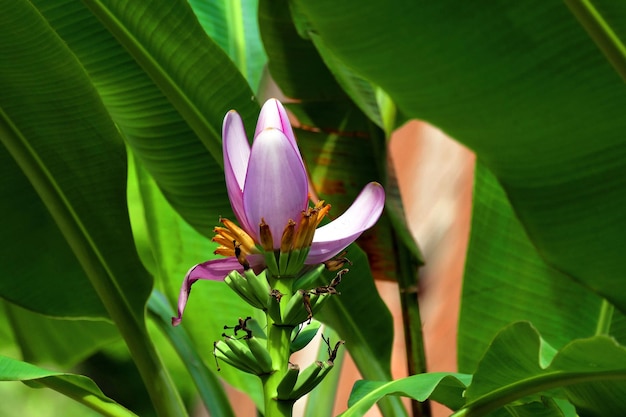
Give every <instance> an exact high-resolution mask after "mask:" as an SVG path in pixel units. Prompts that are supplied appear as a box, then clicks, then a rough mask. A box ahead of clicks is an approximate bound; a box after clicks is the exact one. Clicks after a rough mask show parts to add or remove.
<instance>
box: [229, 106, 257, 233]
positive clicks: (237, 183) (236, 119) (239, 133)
mask: <svg viewBox="0 0 626 417" xmlns="http://www.w3.org/2000/svg"><path fill="white" fill-rule="evenodd" d="M222 137H223V139H222V149H223V151H224V175H225V177H226V189H227V190H228V199H229V200H230V205H231V207H232V208H233V212H234V213H235V216H236V217H237V220H239V224H240V225H241V227H242V228H243V229H244V230H246V231H249V230H250V225H249V223H248V220H247V219H246V216H245V212H244V210H243V185H244V183H245V180H246V171H247V170H248V161H249V160H250V144H249V143H248V138H247V137H246V131H245V129H244V127H243V122H242V120H241V117H240V116H239V114H238V113H237V112H235V111H234V110H231V111H229V112H228V113H227V114H226V117H224V124H223V127H222Z"/></svg>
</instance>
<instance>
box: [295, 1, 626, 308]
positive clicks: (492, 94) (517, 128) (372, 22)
mask: <svg viewBox="0 0 626 417" xmlns="http://www.w3.org/2000/svg"><path fill="white" fill-rule="evenodd" d="M294 3H295V4H297V6H298V8H299V10H300V11H301V12H302V13H303V14H305V16H306V18H307V19H308V23H309V27H310V30H311V31H314V32H315V33H316V34H317V35H318V36H319V39H320V42H323V43H324V46H325V47H326V48H328V50H330V51H331V52H332V53H333V54H334V56H335V57H336V58H337V59H339V60H341V61H342V62H343V63H344V64H345V65H347V66H349V67H350V68H352V69H353V70H355V71H356V72H357V73H359V74H360V75H361V76H363V77H364V78H366V79H368V80H370V81H372V82H374V83H376V84H377V85H379V86H381V87H382V88H383V89H384V90H385V91H386V92H387V93H388V94H389V95H390V97H391V98H392V99H393V100H394V101H395V102H396V104H397V105H398V107H399V108H400V110H401V111H402V112H403V113H405V114H406V115H408V116H409V117H417V118H422V119H426V120H428V121H430V122H432V123H434V124H435V125H437V126H439V127H441V128H442V129H444V130H445V131H447V132H448V133H449V134H451V135H452V136H453V137H455V138H456V139H458V140H460V141H461V142H463V143H464V144H466V145H468V146H469V147H471V148H472V149H474V150H475V151H476V153H477V155H478V158H479V159H480V160H481V161H482V162H483V163H485V164H486V165H487V166H488V167H489V168H490V169H491V170H492V172H493V173H494V174H495V175H496V177H497V178H498V180H499V181H500V183H501V184H502V185H503V187H504V190H505V192H506V193H507V195H508V197H509V198H510V200H511V202H512V206H513V207H514V210H515V212H516V213H517V215H518V217H519V219H520V220H521V223H522V225H523V226H524V228H525V230H526V231H527V233H528V236H529V237H530V239H531V241H532V242H533V244H534V246H536V247H537V249H538V251H539V253H540V255H541V257H542V258H544V259H545V260H546V261H547V263H548V264H550V265H552V266H553V267H555V268H556V269H558V270H561V271H563V272H565V273H567V274H569V275H570V276H572V277H574V278H575V279H577V280H580V281H581V282H583V283H584V284H585V285H587V286H588V287H590V288H592V289H594V290H595V291H597V292H598V293H600V294H602V295H603V296H605V297H607V298H609V299H610V300H612V301H613V302H614V303H615V304H616V306H618V307H619V308H620V309H622V310H623V311H626V292H624V291H623V279H622V277H623V275H624V272H625V270H626V268H625V266H624V263H623V261H622V259H621V258H622V255H621V252H622V251H621V248H623V247H624V245H625V244H626V236H625V235H624V233H622V230H623V229H624V227H625V226H626V217H624V216H623V205H624V200H625V198H626V197H625V195H626V194H625V193H624V188H625V185H626V184H625V183H624V181H625V178H626V175H624V174H625V173H626V158H624V154H625V153H626V143H625V141H624V136H623V132H624V130H625V128H626V122H625V121H624V118H623V117H621V110H622V109H623V108H624V107H625V105H626V94H625V93H626V87H625V86H624V85H623V83H622V81H621V80H620V78H619V77H618V76H617V74H616V73H615V72H614V70H613V68H612V67H611V66H610V64H609V63H608V62H607V61H606V60H605V59H604V57H603V55H602V54H601V53H600V52H599V50H598V49H597V47H596V46H595V45H594V43H593V42H592V41H591V40H590V38H589V37H588V36H587V34H586V33H585V32H584V31H583V30H582V29H581V27H580V26H579V24H578V22H577V21H576V20H575V19H574V17H573V16H572V15H571V13H570V12H569V10H568V9H567V8H566V7H565V5H564V4H563V3H561V2H557V1H545V2H534V3H532V4H531V3H529V2H506V1H498V2H495V3H494V2H491V3H490V4H489V6H488V7H479V5H477V4H475V3H459V2H452V1H445V2H437V3H428V4H422V3H419V4H418V3H415V4H410V5H409V4H406V3H404V2H400V1H397V2H391V3H385V4H382V3H375V2H367V3H363V2H359V1H356V0H355V1H346V2H341V3H340V4H337V3H335V2H330V1H316V2H303V1H295V2H294ZM603 4H604V2H603ZM611 12H612V17H613V19H614V21H615V22H623V21H624V16H626V7H624V3H621V2H619V3H616V2H613V3H612V7H611ZM372 16H376V18H375V19H372ZM381 63H384V65H381Z"/></svg>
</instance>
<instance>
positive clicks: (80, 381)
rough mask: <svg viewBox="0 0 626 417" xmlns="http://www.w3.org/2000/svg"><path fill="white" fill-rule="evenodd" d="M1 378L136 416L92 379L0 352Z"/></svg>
mask: <svg viewBox="0 0 626 417" xmlns="http://www.w3.org/2000/svg"><path fill="white" fill-rule="evenodd" d="M0 381H22V382H24V383H27V384H28V385H30V386H32V387H47V388H51V389H53V390H55V391H58V392H60V393H61V394H63V395H66V396H68V397H70V398H72V399H74V400H76V401H78V402H80V403H82V404H84V405H86V406H87V407H90V408H92V409H94V410H96V411H98V412H99V413H100V414H102V415H103V416H111V417H121V416H135V417H136V414H134V413H132V412H131V411H129V410H127V409H126V408H124V407H122V406H121V405H119V404H117V403H116V402H115V401H113V400H111V399H110V398H108V397H106V396H105V395H104V394H103V393H102V391H100V389H99V388H98V387H97V386H96V384H94V382H93V381H92V380H91V379H89V378H87V377H84V376H82V375H75V374H68V373H62V372H54V371H47V370H45V369H41V368H38V367H36V366H34V365H31V364H29V363H27V362H21V361H18V360H15V359H11V358H8V357H6V356H0Z"/></svg>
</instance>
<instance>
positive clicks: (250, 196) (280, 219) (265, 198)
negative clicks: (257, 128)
mask: <svg viewBox="0 0 626 417" xmlns="http://www.w3.org/2000/svg"><path fill="white" fill-rule="evenodd" d="M308 191H309V186H308V180H307V176H306V170H305V169H304V164H303V163H302V159H301V158H300V154H299V152H298V150H297V149H295V148H294V147H293V146H291V144H290V142H289V140H288V139H287V137H286V136H285V135H284V134H283V132H281V131H280V130H278V129H273V128H268V129H265V130H264V131H262V132H261V133H259V135H258V136H257V137H256V138H255V140H254V143H253V144H252V151H251V154H250V164H249V165H248V173H247V175H246V183H245V185H244V188H243V207H244V211H245V215H246V218H247V219H248V221H249V222H250V225H251V227H252V229H251V230H250V232H251V234H252V236H253V237H254V238H255V240H256V241H257V242H258V241H259V239H258V235H259V230H258V225H259V224H260V223H261V219H262V218H263V219H265V222H266V223H267V224H268V225H269V228H270V231H271V232H272V236H273V238H274V248H279V247H280V239H281V236H282V234H283V230H284V228H285V226H286V225H287V222H288V221H289V220H290V219H292V220H294V221H297V220H298V219H299V218H300V212H301V211H302V210H304V209H305V208H306V205H307V201H308Z"/></svg>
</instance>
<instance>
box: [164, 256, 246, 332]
mask: <svg viewBox="0 0 626 417" xmlns="http://www.w3.org/2000/svg"><path fill="white" fill-rule="evenodd" d="M234 270H238V271H243V267H242V266H241V265H240V264H239V262H237V259H236V258H234V257H229V258H221V259H214V260H211V261H207V262H203V263H201V264H198V265H195V266H193V267H192V268H191V269H190V270H189V271H188V272H187V275H185V280H184V281H183V285H182V287H181V288H180V293H179V295H178V317H172V325H173V326H178V325H179V324H180V322H181V320H182V319H183V311H184V310H185V306H186V305H187V299H189V293H190V292H191V286H192V285H193V284H194V283H195V282H196V281H198V280H199V279H208V280H214V281H220V280H223V279H224V277H226V275H228V274H229V273H230V272H231V271H234Z"/></svg>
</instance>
